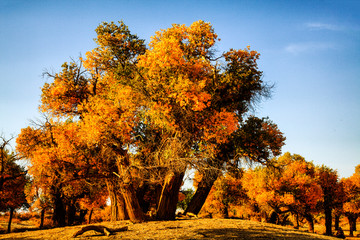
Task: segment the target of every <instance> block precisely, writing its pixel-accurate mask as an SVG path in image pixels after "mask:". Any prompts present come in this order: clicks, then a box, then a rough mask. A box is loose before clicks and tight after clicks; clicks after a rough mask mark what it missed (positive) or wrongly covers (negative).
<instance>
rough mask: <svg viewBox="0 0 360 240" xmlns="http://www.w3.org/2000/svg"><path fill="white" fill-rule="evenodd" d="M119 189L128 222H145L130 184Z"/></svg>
mask: <svg viewBox="0 0 360 240" xmlns="http://www.w3.org/2000/svg"><path fill="white" fill-rule="evenodd" d="M121 189H122V191H121V192H122V195H123V198H124V202H125V206H126V210H127V213H128V215H129V218H130V221H131V222H143V221H145V214H144V212H143V211H142V209H141V207H140V204H139V201H138V199H137V197H136V191H135V189H134V187H133V186H132V184H131V183H129V184H123V185H122V187H121Z"/></svg>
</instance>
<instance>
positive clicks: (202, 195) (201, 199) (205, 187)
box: [185, 171, 219, 215]
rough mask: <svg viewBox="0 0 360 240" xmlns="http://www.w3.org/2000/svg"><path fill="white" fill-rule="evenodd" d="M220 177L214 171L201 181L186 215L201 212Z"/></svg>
mask: <svg viewBox="0 0 360 240" xmlns="http://www.w3.org/2000/svg"><path fill="white" fill-rule="evenodd" d="M218 176H219V173H218V172H215V171H214V172H211V173H210V172H209V174H208V175H206V176H204V177H203V178H202V179H201V181H200V182H199V184H198V187H197V189H196V192H195V194H194V196H193V197H192V198H191V201H190V203H189V205H188V207H187V208H186V210H185V214H186V213H193V214H195V215H197V214H198V213H199V212H200V210H201V208H202V206H203V205H204V203H205V201H206V198H207V197H208V195H209V193H210V190H211V188H212V186H213V185H214V182H215V181H216V179H217V178H218Z"/></svg>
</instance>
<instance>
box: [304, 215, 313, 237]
mask: <svg viewBox="0 0 360 240" xmlns="http://www.w3.org/2000/svg"><path fill="white" fill-rule="evenodd" d="M304 217H305V219H306V221H307V223H308V225H309V232H312V233H313V232H314V219H313V217H312V216H311V214H305V215H304Z"/></svg>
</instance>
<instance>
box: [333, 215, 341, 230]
mask: <svg viewBox="0 0 360 240" xmlns="http://www.w3.org/2000/svg"><path fill="white" fill-rule="evenodd" d="M339 223H340V214H335V223H334V227H335V230H336V231H337V230H339Z"/></svg>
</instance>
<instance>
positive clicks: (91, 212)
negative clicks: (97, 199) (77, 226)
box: [88, 208, 94, 224]
mask: <svg viewBox="0 0 360 240" xmlns="http://www.w3.org/2000/svg"><path fill="white" fill-rule="evenodd" d="M93 211H94V209H93V208H91V210H90V213H89V218H88V224H91V216H92V214H93Z"/></svg>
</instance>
